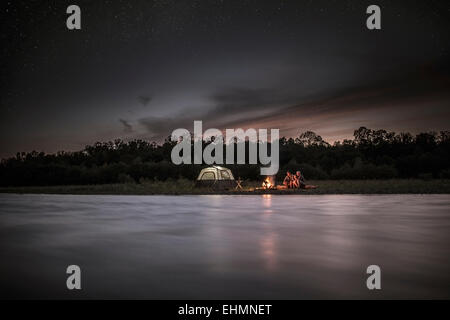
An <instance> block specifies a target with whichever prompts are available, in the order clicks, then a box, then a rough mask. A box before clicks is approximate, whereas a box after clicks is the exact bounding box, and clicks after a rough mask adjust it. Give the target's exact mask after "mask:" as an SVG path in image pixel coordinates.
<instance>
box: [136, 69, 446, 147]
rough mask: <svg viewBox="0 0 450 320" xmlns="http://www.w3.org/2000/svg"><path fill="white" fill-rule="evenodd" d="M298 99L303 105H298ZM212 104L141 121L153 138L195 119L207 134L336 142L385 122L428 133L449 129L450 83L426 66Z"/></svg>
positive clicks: (244, 91) (226, 94) (229, 92)
mask: <svg viewBox="0 0 450 320" xmlns="http://www.w3.org/2000/svg"><path fill="white" fill-rule="evenodd" d="M296 99H297V101H299V102H298V103H293V101H295V100H296ZM212 101H213V103H215V104H214V106H212V107H211V108H209V109H206V110H203V111H202V110H201V109H196V112H180V113H178V114H174V115H173V116H172V117H146V118H143V119H140V120H139V122H140V123H141V124H142V125H144V127H145V128H146V129H147V130H148V132H149V133H150V134H151V136H152V137H167V136H168V135H169V134H170V133H171V131H172V130H174V129H176V128H187V129H191V128H192V126H193V121H194V120H202V121H203V125H204V128H203V129H206V128H212V127H214V128H218V129H226V128H238V127H242V128H248V127H254V128H279V129H281V133H282V134H283V135H286V136H295V135H298V133H299V132H302V131H306V130H311V129H313V130H316V131H318V133H319V134H323V135H324V136H325V137H327V138H328V139H331V140H335V139H337V138H340V137H343V136H349V135H351V133H352V132H353V130H355V129H357V128H358V127H359V126H362V125H366V126H370V125H375V126H381V127H382V126H383V123H384V124H386V126H387V127H392V128H395V127H396V126H397V127H398V128H399V129H405V130H406V129H408V123H410V124H411V123H413V124H414V128H417V129H418V130H419V129H420V130H425V131H426V130H427V127H429V126H430V124H432V125H433V126H434V127H435V128H436V129H439V128H440V129H441V130H443V129H448V124H447V120H446V119H448V118H449V116H450V109H448V106H450V78H449V77H448V75H447V74H446V73H442V72H441V69H440V68H439V67H434V68H429V67H423V68H419V71H415V72H407V73H405V74H402V75H397V76H396V77H392V78H386V79H382V80H381V81H378V82H373V83H369V84H366V85H364V86H359V87H349V88H340V89H339V90H335V91H333V90H329V91H327V92H320V93H318V94H316V95H311V96H305V97H301V96H298V97H297V98H296V97H295V95H291V96H289V95H287V96H286V97H285V96H283V95H280V94H279V90H275V89H272V90H271V89H249V88H232V89H225V90H222V91H219V92H216V93H215V94H213V95H212ZM301 101H302V102H301ZM429 107H432V108H433V112H432V113H430V112H429V110H430V109H429ZM409 113H411V114H409ZM411 115H414V117H411ZM419 119H421V120H422V121H421V122H420V121H418V120H419ZM394 124H395V125H394ZM331 128H332V129H331ZM414 128H412V129H414Z"/></svg>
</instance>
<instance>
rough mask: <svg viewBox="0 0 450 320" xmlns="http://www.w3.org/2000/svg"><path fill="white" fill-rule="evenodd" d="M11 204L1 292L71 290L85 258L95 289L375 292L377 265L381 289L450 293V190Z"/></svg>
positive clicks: (224, 294)
mask: <svg viewBox="0 0 450 320" xmlns="http://www.w3.org/2000/svg"><path fill="white" fill-rule="evenodd" d="M0 209H1V216H0V261H2V263H1V264H0V287H1V288H2V291H1V297H11V296H13V297H33V298H42V297H44V298H45V297H52V298H66V297H70V296H68V293H67V290H65V287H64V286H61V283H62V284H64V283H65V271H64V270H65V267H67V265H68V264H73V263H77V264H79V265H80V266H82V269H83V270H84V273H83V274H84V279H85V280H84V281H86V283H87V284H89V285H86V287H85V289H84V290H83V292H82V293H80V295H81V297H84V298H92V297H96V298H160V299H161V298H162V299H165V298H178V299H188V298H190V299H197V298H199V299H201V298H203V299H204V298H221V299H231V298H235V299H236V298H252V299H259V298H277V299H278V298H286V299H298V298H372V297H374V296H373V294H372V293H371V292H369V291H368V290H367V289H366V287H365V279H366V274H365V268H366V267H367V266H368V265H370V264H377V265H380V266H381V268H382V273H383V289H382V291H381V292H380V293H379V294H377V296H376V297H378V298H450V275H449V273H448V269H449V267H450V254H449V250H448V244H449V243H450V217H449V212H450V210H449V209H450V199H449V197H448V195H428V196H418V195H410V196H405V195H397V196H361V195H351V196H350V195H349V196H302V195H300V196H277V195H263V196H175V197H170V196H149V197H146V196H145V197H142V196H62V195H60V196H54V195H42V196H37V195H0ZM30 266H33V267H32V268H30ZM61 270H62V271H61ZM23 279H26V281H23Z"/></svg>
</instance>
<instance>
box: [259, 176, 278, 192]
mask: <svg viewBox="0 0 450 320" xmlns="http://www.w3.org/2000/svg"><path fill="white" fill-rule="evenodd" d="M274 180H275V179H274V178H273V177H272V176H268V177H266V178H265V179H264V181H263V182H262V189H265V190H270V189H276V186H275V181H274Z"/></svg>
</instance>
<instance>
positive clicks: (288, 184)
mask: <svg viewBox="0 0 450 320" xmlns="http://www.w3.org/2000/svg"><path fill="white" fill-rule="evenodd" d="M283 185H284V186H285V187H286V188H292V175H291V173H290V172H289V171H288V172H286V177H285V178H284V180H283Z"/></svg>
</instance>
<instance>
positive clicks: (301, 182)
mask: <svg viewBox="0 0 450 320" xmlns="http://www.w3.org/2000/svg"><path fill="white" fill-rule="evenodd" d="M295 176H296V179H297V181H298V187H297V188H300V189H316V188H317V186H313V185H309V184H306V182H305V178H304V177H303V175H302V173H301V172H300V171H297V172H296V173H295Z"/></svg>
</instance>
